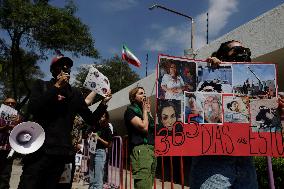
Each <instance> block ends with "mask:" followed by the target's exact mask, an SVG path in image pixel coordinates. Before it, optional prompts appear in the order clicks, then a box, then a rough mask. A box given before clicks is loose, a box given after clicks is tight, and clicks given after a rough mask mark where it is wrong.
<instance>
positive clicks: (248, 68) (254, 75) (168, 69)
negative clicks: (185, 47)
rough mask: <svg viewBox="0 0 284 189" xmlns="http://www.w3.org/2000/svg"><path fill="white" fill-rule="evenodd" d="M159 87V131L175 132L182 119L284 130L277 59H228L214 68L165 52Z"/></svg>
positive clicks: (202, 122)
mask: <svg viewBox="0 0 284 189" xmlns="http://www.w3.org/2000/svg"><path fill="white" fill-rule="evenodd" d="M156 86H157V96H156V98H157V119H156V120H157V129H156V131H157V135H161V132H159V131H160V130H161V129H162V130H163V131H165V130H167V131H168V133H171V132H172V130H173V126H174V124H175V122H177V121H180V122H183V123H190V122H197V123H201V124H224V123H237V124H240V125H241V124H250V125H251V126H252V128H253V129H252V131H253V132H273V131H278V130H281V128H279V125H281V124H280V118H279V115H278V112H277V111H276V110H277V82H276V67H275V65H274V64H264V63H234V64H228V63H224V64H221V65H220V66H219V67H218V68H214V69H213V68H211V67H210V65H208V63H207V62H202V61H195V60H188V59H185V58H178V57H171V56H166V55H161V56H159V64H158V76H157V85H156ZM163 128H167V129H163ZM169 135H170V134H169Z"/></svg>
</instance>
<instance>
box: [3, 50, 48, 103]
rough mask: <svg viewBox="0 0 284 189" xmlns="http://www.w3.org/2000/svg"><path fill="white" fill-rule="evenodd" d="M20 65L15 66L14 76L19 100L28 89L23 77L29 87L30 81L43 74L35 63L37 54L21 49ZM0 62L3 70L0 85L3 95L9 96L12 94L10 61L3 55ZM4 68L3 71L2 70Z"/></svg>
mask: <svg viewBox="0 0 284 189" xmlns="http://www.w3.org/2000/svg"><path fill="white" fill-rule="evenodd" d="M20 53H21V57H22V61H21V65H22V67H20V66H17V67H15V72H16V77H15V83H16V84H17V85H16V86H17V91H18V92H19V94H18V98H17V100H18V101H19V100H20V99H21V98H22V97H24V96H25V95H26V94H27V93H28V91H27V88H26V86H25V84H24V82H23V78H24V79H25V80H26V81H28V82H26V84H27V85H28V87H30V84H31V81H33V80H35V79H36V78H42V77H43V76H44V74H43V73H42V71H40V68H39V66H38V65H37V60H38V56H37V55H36V54H34V53H32V52H28V53H26V52H24V51H23V50H21V52H20ZM0 64H2V66H3V71H2V72H1V73H0V86H1V92H2V94H1V95H2V98H3V97H5V96H6V97H11V96H12V94H13V91H12V74H11V73H12V67H11V66H10V64H11V62H10V61H9V60H7V59H4V58H3V57H2V58H0ZM4 70H5V71H4Z"/></svg>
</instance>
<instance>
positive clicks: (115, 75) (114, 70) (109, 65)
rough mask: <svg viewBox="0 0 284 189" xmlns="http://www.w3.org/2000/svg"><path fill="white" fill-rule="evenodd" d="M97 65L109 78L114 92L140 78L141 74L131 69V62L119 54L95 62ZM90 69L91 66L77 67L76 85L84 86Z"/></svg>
mask: <svg viewBox="0 0 284 189" xmlns="http://www.w3.org/2000/svg"><path fill="white" fill-rule="evenodd" d="M95 67H96V68H97V69H98V70H99V71H100V72H101V73H102V74H104V75H105V76H106V77H107V78H108V79H109V81H110V87H111V91H112V93H113V94H114V93H116V92H117V91H119V90H121V89H123V88H125V87H127V86H129V85H131V84H132V83H134V82H136V81H138V80H139V75H138V74H136V73H135V72H134V71H132V70H131V68H130V67H129V64H128V63H125V62H123V61H122V60H121V59H120V58H119V57H117V56H116V57H113V58H110V59H105V60H102V61H101V63H100V64H95ZM88 70H89V67H79V68H77V71H78V73H77V74H76V75H75V79H76V80H75V82H74V86H76V87H78V88H81V89H82V88H83V84H84V81H85V79H86V76H87V74H88Z"/></svg>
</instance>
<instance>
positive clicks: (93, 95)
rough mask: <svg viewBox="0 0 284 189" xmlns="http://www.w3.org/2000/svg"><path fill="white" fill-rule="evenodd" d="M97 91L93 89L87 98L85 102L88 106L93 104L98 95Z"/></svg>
mask: <svg viewBox="0 0 284 189" xmlns="http://www.w3.org/2000/svg"><path fill="white" fill-rule="evenodd" d="M96 94H97V93H96V92H95V91H92V92H90V94H89V95H88V96H87V97H86V98H85V102H86V104H87V105H88V106H90V105H91V104H92V102H93V101H94V99H95V97H96Z"/></svg>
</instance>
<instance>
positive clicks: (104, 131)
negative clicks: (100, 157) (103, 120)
mask: <svg viewBox="0 0 284 189" xmlns="http://www.w3.org/2000/svg"><path fill="white" fill-rule="evenodd" d="M95 132H97V133H98V135H99V137H100V138H102V139H103V140H105V141H107V142H111V141H112V132H111V130H110V128H109V126H106V127H101V128H98V129H97V130H95ZM105 148H107V147H106V146H105V145H103V143H102V142H101V141H100V140H98V142H97V147H96V149H105Z"/></svg>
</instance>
